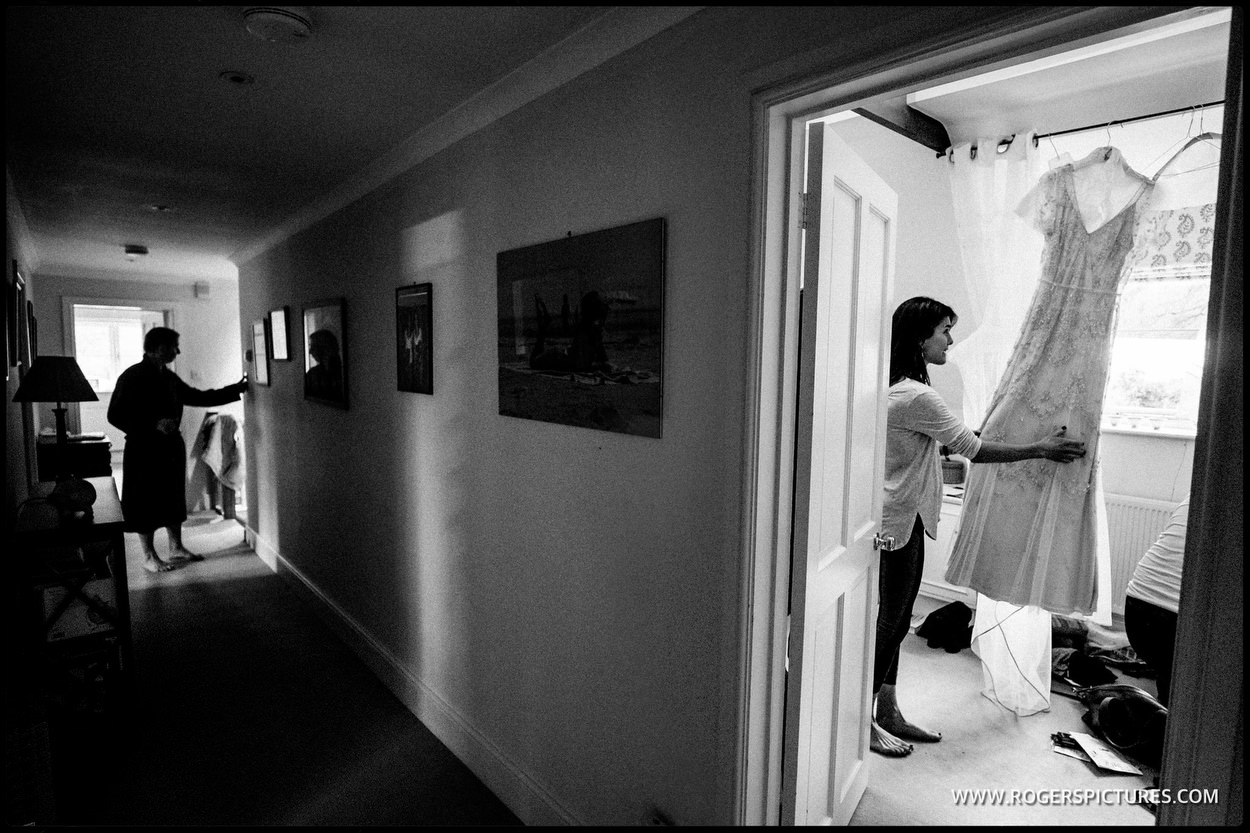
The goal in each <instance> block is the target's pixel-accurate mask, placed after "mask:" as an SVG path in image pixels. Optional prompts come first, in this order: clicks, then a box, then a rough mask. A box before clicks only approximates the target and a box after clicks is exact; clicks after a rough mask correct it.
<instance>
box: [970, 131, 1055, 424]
mask: <svg viewBox="0 0 1250 833" xmlns="http://www.w3.org/2000/svg"><path fill="white" fill-rule="evenodd" d="M1034 135H1035V132H1034V131H1032V130H1030V131H1027V132H1024V133H1019V134H1017V135H1016V137H1015V139H1013V140H1012V142H1011V144H1010V145H1009V146H1008V147H1006V148H1005V149H1003V152H1002V153H998V152H997V150H998V143H999V139H998V137H986V138H980V139H977V140H976V141H975V142H966V143H964V144H960V145H956V146H955V147H953V148H952V149H951V151H950V153H949V154H948V156H947V159H948V162H949V164H948V168H949V170H950V181H951V194H952V197H953V200H954V205H955V228H956V233H957V234H958V235H959V251H960V255H961V257H962V260H963V267H964V282H965V284H966V285H967V288H968V297H969V298H971V299H972V303H973V304H974V305H975V306H974V307H973V308H970V309H969V310H967V314H966V315H965V316H964V317H961V318H960V321H959V323H960V327H959V329H960V330H961V331H963V334H964V335H963V338H962V340H961V343H960V344H959V346H958V347H957V348H956V349H955V350H954V351H952V352H951V357H950V361H951V364H953V365H955V367H956V368H957V369H958V371H959V374H960V376H961V377H962V380H963V416H964V421H965V422H966V423H968V424H969V425H972V426H980V424H981V422H982V421H983V420H984V419H985V412H986V410H987V409H988V408H989V404H990V398H991V397H992V396H993V395H994V388H995V387H997V385H998V380H999V379H1000V378H1001V377H1002V375H1003V371H1004V370H1005V369H1006V368H1007V360H1008V358H1010V356H1011V351H1012V348H1013V347H1015V344H1016V337H1017V336H1018V335H1019V333H1020V325H1021V324H1022V323H1023V321H1024V314H1025V312H1026V311H1027V310H1028V308H1029V302H1030V301H1031V300H1032V299H1033V290H1034V289H1036V288H1037V281H1038V278H1039V277H1040V276H1041V254H1042V238H1041V235H1039V234H1038V233H1037V232H1036V231H1035V230H1034V229H1033V228H1031V227H1030V226H1029V224H1028V223H1027V222H1026V221H1025V220H1024V219H1023V218H1021V217H1020V216H1019V215H1018V214H1016V206H1018V205H1019V204H1020V201H1021V200H1022V199H1023V198H1024V196H1025V194H1027V193H1028V192H1029V189H1031V188H1032V187H1033V186H1034V185H1036V184H1037V180H1038V179H1039V178H1040V177H1041V175H1042V174H1043V173H1045V172H1046V162H1045V159H1044V158H1043V155H1042V154H1041V153H1039V151H1038V149H1037V148H1036V147H1034ZM974 147H975V148H976V149H977V150H976V152H975V153H974V152H973V150H972V149H973V148H974ZM959 312H960V313H961V315H962V314H963V313H964V311H963V310H960V311H959Z"/></svg>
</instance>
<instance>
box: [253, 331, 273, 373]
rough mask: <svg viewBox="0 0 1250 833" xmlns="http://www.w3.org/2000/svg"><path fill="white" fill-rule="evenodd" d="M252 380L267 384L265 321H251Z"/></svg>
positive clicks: (267, 357)
mask: <svg viewBox="0 0 1250 833" xmlns="http://www.w3.org/2000/svg"><path fill="white" fill-rule="evenodd" d="M252 381H253V382H255V383H256V384H258V385H264V386H265V387H268V386H269V348H268V347H267V346H266V345H265V321H264V319H261V320H259V321H253V322H252Z"/></svg>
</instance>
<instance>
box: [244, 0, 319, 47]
mask: <svg viewBox="0 0 1250 833" xmlns="http://www.w3.org/2000/svg"><path fill="white" fill-rule="evenodd" d="M243 23H244V25H245V26H247V31H249V32H251V33H252V34H253V35H255V36H256V37H258V38H260V39H261V40H265V41H269V42H270V43H301V42H302V41H305V40H307V39H308V37H309V35H311V34H312V19H311V18H310V17H309V16H308V9H307V8H306V7H304V6H252V7H250V8H247V9H244V10H243Z"/></svg>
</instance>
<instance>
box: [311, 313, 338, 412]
mask: <svg viewBox="0 0 1250 833" xmlns="http://www.w3.org/2000/svg"><path fill="white" fill-rule="evenodd" d="M346 306H347V304H346V301H344V300H343V299H342V298H334V299H332V300H329V301H318V302H317V303H315V304H309V305H308V306H306V307H304V398H305V399H308V400H310V401H313V402H321V403H323V404H325V405H334V406H335V407H338V408H343V409H346V408H347V339H346V329H345V327H346V324H347V321H346V317H347V315H346V313H347V310H346Z"/></svg>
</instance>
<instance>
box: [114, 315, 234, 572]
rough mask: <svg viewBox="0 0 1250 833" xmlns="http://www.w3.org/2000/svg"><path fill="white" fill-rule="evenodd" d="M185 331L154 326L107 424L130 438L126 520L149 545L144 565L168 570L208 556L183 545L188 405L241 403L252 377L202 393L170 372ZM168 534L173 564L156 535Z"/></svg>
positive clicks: (118, 390)
mask: <svg viewBox="0 0 1250 833" xmlns="http://www.w3.org/2000/svg"><path fill="white" fill-rule="evenodd" d="M178 338H179V336H178V333H177V331H175V330H171V329H169V328H168V327H154V328H153V329H151V330H149V331H148V333H147V335H145V336H144V337H143V359H142V361H140V362H139V363H138V364H134V365H131V366H130V367H128V368H126V370H125V371H123V372H122V375H121V376H119V377H118V378H117V385H116V386H115V387H114V389H113V396H112V399H111V400H110V401H109V408H108V421H109V422H110V423H111V424H113V425H114V426H116V427H117V428H118V429H120V430H121V431H124V432H125V434H126V448H125V451H124V452H123V455H122V517H123V519H124V521H125V525H124V528H125V530H126V531H127V532H137V533H138V534H139V541H140V544H141V545H142V547H143V556H144V564H143V568H144V569H145V570H147V571H148V572H150V573H163V572H165V571H167V570H172V569H173V568H174V566H175V565H174V563H171V562H177V561H201V560H203V556H201V555H196V554H195V553H192V552H190V551H189V550H187V548H186V547H184V546H183V545H182V522H183V521H185V520H186V519H187V502H186V487H185V483H186V474H187V447H186V443H185V442H184V441H183V439H182V432H181V431H180V430H179V425H180V424H181V422H182V408H183V406H184V405H193V406H197V407H212V406H214V405H225V404H227V403H229V402H234V401H236V400H238V398H239V397H240V395H242V394H243V393H245V392H246V391H247V380H246V379H244V380H242V381H240V382H238V383H236V384H233V385H229V386H227V387H224V388H217V389H216V390H197V389H196V388H193V387H191V386H190V385H188V384H187V383H186V382H184V381H182V380H181V379H179V378H178V376H177V375H176V374H175V373H174V372H173V371H172V370H170V369H169V367H168V366H167V365H169V363H170V362H172V361H173V360H174V359H175V358H177V357H178V354H179V353H180V352H181V351H180V350H179V349H178ZM159 527H164V528H165V530H166V532H168V533H169V554H170V560H169V561H164V560H162V559H161V557H160V556H159V555H157V553H156V545H155V537H156V530H157V528H159Z"/></svg>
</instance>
